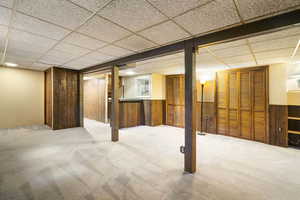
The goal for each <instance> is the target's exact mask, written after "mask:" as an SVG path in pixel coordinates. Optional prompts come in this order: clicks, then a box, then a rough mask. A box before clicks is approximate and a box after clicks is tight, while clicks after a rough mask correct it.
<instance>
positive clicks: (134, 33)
mask: <svg viewBox="0 0 300 200" xmlns="http://www.w3.org/2000/svg"><path fill="white" fill-rule="evenodd" d="M97 16H98V17H100V18H102V19H104V20H106V21H109V22H110V23H112V24H114V25H116V26H118V27H120V28H122V29H125V30H126V31H128V32H130V33H131V34H132V35H136V36H139V37H141V38H143V39H145V40H147V41H148V42H151V43H154V44H155V45H158V46H159V45H160V44H158V43H156V42H154V41H152V40H150V39H148V38H146V37H145V36H143V35H140V34H138V32H134V31H132V30H130V29H128V28H126V27H124V26H122V25H120V24H118V23H116V22H114V21H112V20H110V19H108V18H106V17H103V16H102V15H100V14H97ZM164 21H165V22H166V21H168V20H164ZM132 35H130V36H132ZM125 39H126V38H125ZM114 42H115V41H114Z"/></svg>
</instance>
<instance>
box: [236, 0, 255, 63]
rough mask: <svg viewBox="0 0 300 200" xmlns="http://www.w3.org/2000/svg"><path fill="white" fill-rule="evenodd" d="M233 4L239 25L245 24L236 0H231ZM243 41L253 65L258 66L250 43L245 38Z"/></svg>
mask: <svg viewBox="0 0 300 200" xmlns="http://www.w3.org/2000/svg"><path fill="white" fill-rule="evenodd" d="M233 3H234V6H235V9H236V12H237V14H238V16H239V18H240V20H241V23H242V24H245V20H244V19H243V17H242V15H241V11H240V4H239V2H238V0H233ZM245 40H246V44H247V47H248V49H249V51H250V53H251V56H252V58H253V60H254V62H255V64H256V65H258V62H257V59H256V56H255V55H254V53H253V50H252V47H251V45H250V43H249V40H248V38H246V39H245Z"/></svg>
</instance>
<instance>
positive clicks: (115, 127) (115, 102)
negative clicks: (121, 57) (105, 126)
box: [111, 66, 119, 142]
mask: <svg viewBox="0 0 300 200" xmlns="http://www.w3.org/2000/svg"><path fill="white" fill-rule="evenodd" d="M111 74H112V76H111V78H112V113H111V120H112V121H111V122H112V123H111V125H112V126H111V140H112V141H113V142H117V141H119V68H118V67H117V66H113V67H112V70H111Z"/></svg>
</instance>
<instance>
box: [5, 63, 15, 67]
mask: <svg viewBox="0 0 300 200" xmlns="http://www.w3.org/2000/svg"><path fill="white" fill-rule="evenodd" d="M4 65H6V66H7V67H17V66H18V64H16V63H11V62H6V63H4Z"/></svg>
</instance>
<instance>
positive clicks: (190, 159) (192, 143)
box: [184, 41, 197, 173]
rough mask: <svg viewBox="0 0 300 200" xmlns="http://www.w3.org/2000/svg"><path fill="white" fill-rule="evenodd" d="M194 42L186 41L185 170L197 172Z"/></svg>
mask: <svg viewBox="0 0 300 200" xmlns="http://www.w3.org/2000/svg"><path fill="white" fill-rule="evenodd" d="M195 51H196V49H195V46H194V43H193V42H190V41H189V42H186V44H185V51H184V57H185V58H184V60H185V105H184V107H185V127H184V130H185V153H184V170H185V171H186V172H189V173H194V172H196V145H197V144H196V106H197V105H196V100H197V96H196V95H197V88H196V54H195Z"/></svg>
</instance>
